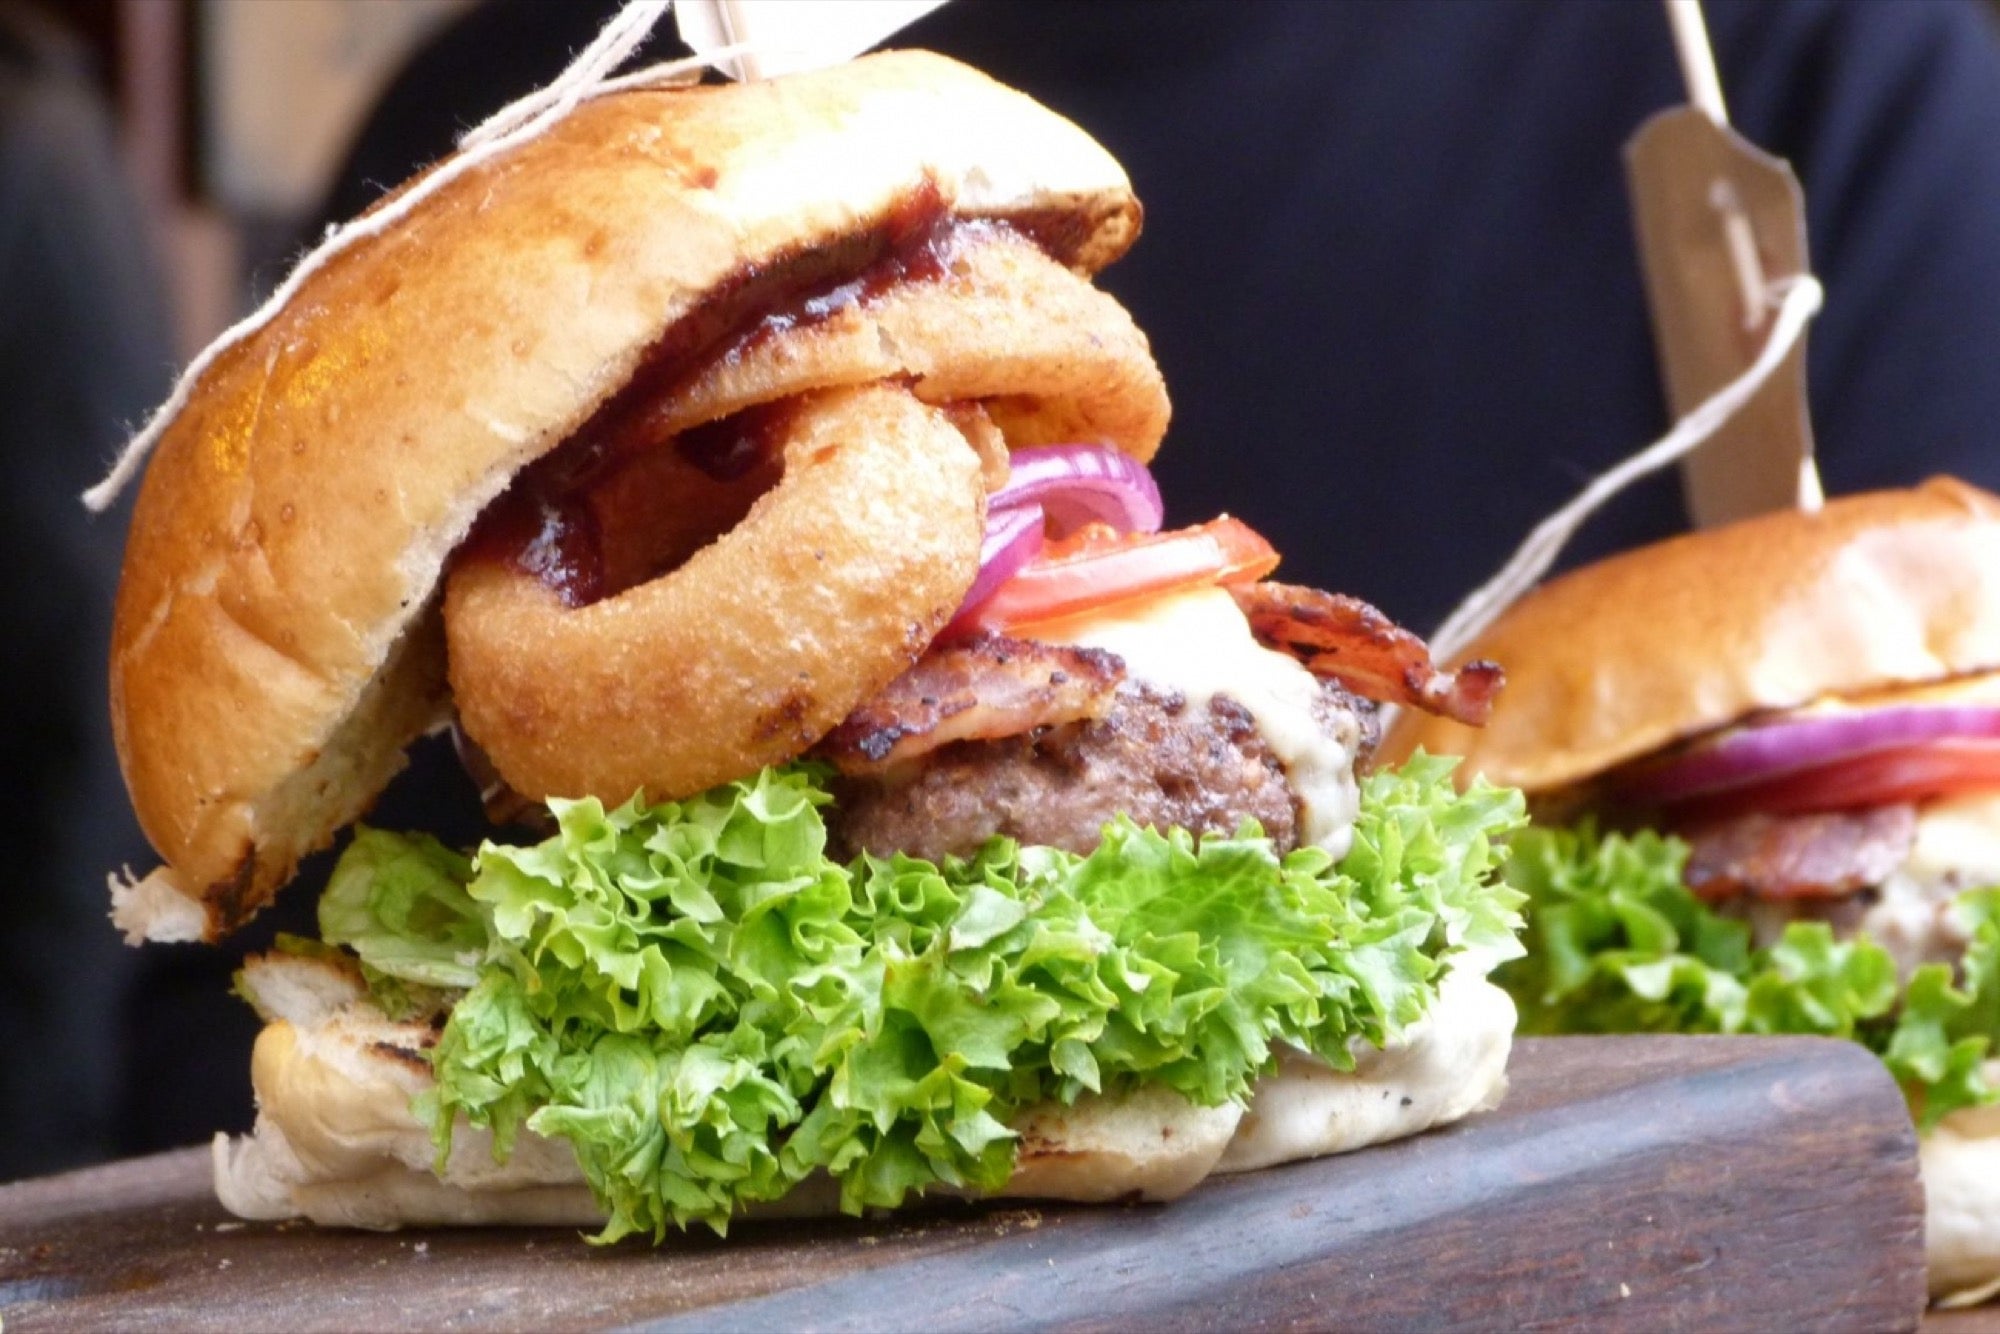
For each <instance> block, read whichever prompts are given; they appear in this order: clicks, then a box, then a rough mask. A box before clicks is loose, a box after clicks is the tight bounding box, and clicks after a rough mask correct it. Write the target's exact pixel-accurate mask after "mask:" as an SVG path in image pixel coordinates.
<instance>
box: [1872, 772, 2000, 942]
mask: <svg viewBox="0 0 2000 1334" xmlns="http://www.w3.org/2000/svg"><path fill="white" fill-rule="evenodd" d="M1990 885H2000V793H1996V792H1974V793H1969V794H1967V795H1965V796H1959V797H1945V798H1941V799H1940V800H1937V801H1930V802H1926V803H1924V804H1923V805H1922V806H1920V807H1918V808H1917V832H1916V840H1915V842H1914V843H1913V844H1912V846H1911V848H1910V858H1909V860H1908V861H1906V862H1904V863H1903V865H1902V866H1901V867H1899V868H1898V869H1897V870H1896V871H1895V873H1894V874H1892V875H1890V876H1889V878H1888V879H1886V880H1884V881H1883V882H1882V886H1881V889H1880V892H1879V896H1878V897H1877V899H1876V901H1875V902H1874V903H1873V904H1871V905H1870V906H1869V908H1868V911H1867V912H1866V913H1865V914H1863V916H1862V918H1861V922H1860V926H1859V930H1860V932H1861V933H1862V934H1864V935H1867V936H1870V937H1873V938H1874V940H1875V941H1876V943H1878V944H1880V945H1881V946H1882V947H1883V948H1884V949H1886V950H1888V951H1889V953H1890V954H1891V955H1893V956H1895V959H1896V964H1897V967H1898V968H1899V969H1901V971H1902V973H1903V975H1904V976H1905V977H1907V976H1908V975H1909V974H1910V973H1911V972H1912V971H1913V970H1915V969H1916V967H1917V966H1918V965H1919V964H1924V963H1934V962H1936V963H1945V962H1956V961H1957V959H1958V957H1959V955H1961V954H1962V953H1964V951H1965V947H1966V945H1967V944H1968V943H1970V942H1969V940H1968V939H1967V937H1966V934H1965V931H1964V929H1963V928H1962V927H1961V926H1960V925H1959V924H1958V923H1957V922H1956V921H1955V920H1953V914H1952V913H1951V912H1950V905H1951V901H1952V900H1953V899H1955V898H1956V897H1958V895H1959V894H1961V893H1963V892H1964V891H1966V890H1970V889H1984V888H1986V887H1988V886H1990Z"/></svg>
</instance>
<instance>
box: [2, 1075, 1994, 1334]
mask: <svg viewBox="0 0 2000 1334" xmlns="http://www.w3.org/2000/svg"><path fill="white" fill-rule="evenodd" d="M1512 1078H1513V1089H1512V1092H1511V1093H1510V1095H1509V1097H1508V1099H1507V1102H1506V1103H1505V1105H1503V1106H1502V1107H1501V1108H1500V1109H1499V1110H1498V1111H1495V1112H1492V1113H1488V1114H1486V1115H1484V1116H1480V1117H1476V1118H1473V1119H1471V1120H1469V1121H1467V1122H1465V1123H1463V1124H1461V1125H1458V1126H1455V1127H1451V1128H1449V1129H1446V1130H1443V1131H1439V1132H1436V1133H1433V1134H1430V1135H1425V1136H1421V1137H1419V1138H1417V1139H1413V1140H1408V1141H1404V1142H1401V1143H1397V1144H1391V1145H1385V1146H1382V1147H1379V1148H1376V1149H1372V1150H1368V1151H1366V1152H1363V1153H1357V1154H1351V1155H1347V1156H1344V1157H1339V1158H1330V1159H1324V1160H1321V1161H1318V1162H1312V1163H1300V1164H1294V1165H1291V1166H1288V1167H1282V1168H1276V1169H1272V1170H1270V1171H1266V1172H1259V1173H1253V1174H1250V1175H1247V1176H1241V1177H1234V1178H1220V1179H1217V1180H1214V1181H1211V1182H1210V1183H1208V1184H1207V1185H1205V1186H1203V1187H1202V1188H1201V1189H1200V1190H1198V1191H1196V1192H1195V1193H1194V1194H1193V1195H1191V1196H1189V1197H1187V1198H1186V1199H1184V1200H1182V1201H1180V1202H1179V1203H1177V1204H1174V1205H1170V1206H1166V1207H1150V1206H1134V1207H1123V1208H1074V1207H1062V1206H1037V1207H1021V1206H1019V1205H1012V1206H998V1205H996V1206H985V1207H973V1206H957V1207H943V1208H937V1209H933V1210H931V1211H929V1212H927V1213H924V1214H922V1215H920V1216H915V1217H910V1216H902V1217H897V1218H894V1219H877V1220H869V1221H866V1222H863V1221H857V1220H829V1221H826V1222H820V1223H804V1224H801V1223H783V1224H780V1223H769V1224H762V1225H758V1226H754V1227H753V1226H747V1225H746V1226H741V1227H738V1228H736V1229H734V1230H733V1231H732V1233H731V1236H730V1238H729V1240H728V1241H727V1242H721V1241H718V1240H716V1239H714V1238H712V1237H708V1236H706V1235H694V1236H688V1237H675V1238H672V1239H670V1240H669V1241H668V1242H667V1244H666V1245H664V1246H662V1247H660V1248H659V1249H657V1250H654V1249H652V1248H650V1247H647V1246H643V1245H631V1244H626V1245H620V1246H614V1247H601V1248H600V1247H591V1246H586V1245H584V1244H583V1243H582V1242H581V1241H579V1240H578V1239H577V1237H576V1235H575V1234H574V1233H571V1232H566V1231H521V1230H491V1231H484V1232H478V1231H470V1230H456V1231H438V1232H429V1233H416V1232H410V1233H401V1234H366V1233H352V1232H348V1233H341V1232H325V1231H320V1230H317V1229H314V1228H311V1227H307V1226H302V1225H290V1224H283V1225H276V1226H273V1225H268V1224H242V1223H237V1222H235V1221H234V1220H231V1219H230V1218H229V1216H228V1215H227V1214H225V1213H224V1212H223V1211H222V1209H221V1208H220V1207H219V1206H218V1205H216V1204H215V1202H214V1200H213V1198H212V1197H211V1196H210V1194H209V1191H208V1179H207V1156H206V1151H205V1150H184V1151H181V1152H178V1153H171V1154H164V1155H161V1156H158V1157H153V1158H146V1159H139V1160H135V1161H132V1162H126V1163H119V1164H115V1165H112V1166H108V1167H102V1168H95V1169H91V1170H88V1171H84V1172H77V1173H71V1174H68V1175H65V1176H59V1177H49V1178H45V1179H42V1180H39V1181H31V1182H24V1183H20V1184H17V1185H12V1186H6V1187H0V1319H4V1322H5V1326H6V1329H7V1331H8V1334H17V1331H29V1330H38V1329H78V1328H106V1327H116V1328H119V1329H135V1330H138V1329H191V1330H225V1329H226V1330H241V1329H277V1328H282V1329H286V1330H320V1329H325V1330H334V1329H357V1328H368V1329H450V1328H466V1327H470V1328H478V1329H548V1328H567V1329H597V1328H629V1327H640V1328H646V1329H659V1330H681V1329H689V1330H692V1329H714V1328H718V1327H724V1328H732V1329H802V1328H817V1329H904V1328H907V1329H925V1330H956V1329H996V1328H1020V1327H1034V1328H1042V1329H1112V1328H1132V1327H1137V1326H1143V1327H1145V1328H1148V1329H1153V1328H1161V1329H1197V1328H1199V1329H1209V1328H1215V1327H1218V1326H1226V1327H1230V1328H1248V1327H1275V1326H1289V1327H1330V1326H1338V1327H1342V1328H1349V1329H1353V1328H1362V1329H1379V1328H1409V1327H1413V1326H1421V1327H1423V1328H1425V1329H1481V1328H1484V1329H1493V1328H1507V1329H1553V1328H1565V1327H1575V1326H1588V1327H1590V1328H1593V1329H1645V1330H1671V1329H1699V1330H1716V1329H1778V1328H1787V1329H1797V1328H1808V1327H1810V1328H1820V1329H1865V1330H1885V1329H1911V1328H1915V1327H1916V1325H1917V1322H1918V1318H1919V1315H1920V1313H1921V1310H1922V1306H1923V1297H1924V1281H1923V1264H1922V1195H1921V1191H1920V1188H1919V1186H1918V1184H1917V1179H1916V1152H1915V1144H1914V1141H1913V1138H1912V1135H1911V1132H1910V1128H1909V1123H1908V1119H1907V1117H1906V1115H1905V1114H1904V1111H1903V1106H1902V1101H1901V1098H1900V1096H1899V1095H1898V1094H1897V1092H1896V1090H1895V1088H1894V1086H1893V1085H1892V1084H1891V1082H1890V1081H1889V1079H1888V1077H1887V1076H1886V1075H1885V1074H1884V1072H1883V1071H1882V1068H1881V1066H1880V1064H1879V1063H1878V1062H1877V1061H1875V1060H1874V1058H1872V1057H1870V1056H1868V1055H1867V1054H1866V1053H1865V1052H1863V1051H1862V1050H1861V1049H1860V1048H1858V1047H1854V1046H1852V1045H1849V1044H1845V1043H1837V1042H1830V1041H1822V1040H1816V1039H1803V1038H1768V1039H1756V1038H1753V1039H1714V1038H1566V1039H1546V1040H1531V1041H1525V1042H1522V1043H1521V1044H1520V1045H1519V1047H1518V1048H1517V1051H1516V1055H1515V1058H1514V1063H1513V1067H1512ZM1958 1328H1959V1327H1958V1326H1954V1327H1953V1334H1956V1330H1957V1329H1958ZM1965 1328H1966V1329H1968V1330H1969V1329H1970V1328H1971V1326H1966V1327H1965Z"/></svg>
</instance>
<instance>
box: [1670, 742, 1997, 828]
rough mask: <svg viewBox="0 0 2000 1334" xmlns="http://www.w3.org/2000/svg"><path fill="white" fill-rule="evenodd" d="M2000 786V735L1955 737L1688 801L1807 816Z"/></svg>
mask: <svg viewBox="0 0 2000 1334" xmlns="http://www.w3.org/2000/svg"><path fill="white" fill-rule="evenodd" d="M1981 788H2000V739H1996V738H1991V737H1984V738H1969V737H1963V738H1962V737H1952V738H1948V739H1945V740H1940V741H1925V742H1921V743H1919V744H1917V745H1913V746H1896V747H1893V748H1891V749H1888V750H1878V751H1873V752H1871V753H1869V754H1866V755H1856V756H1854V757H1852V758H1850V759H1845V760H1835V761H1834V762H1833V763H1832V764H1826V765H1822V766H1820V767H1819V768H1817V769H1808V770H1806V771H1805V772H1803V773H1795V774H1787V775H1785V776H1784V777H1783V778H1775V779H1772V780H1771V781H1770V782H1768V783H1760V784H1758V785H1756V786H1754V787H1744V788H1738V789H1736V790H1735V791H1733V792H1730V793H1726V794H1721V795H1718V796H1716V797H1714V798H1712V799H1710V800H1708V801H1703V802H1699V803H1692V802H1691V803H1689V810H1690V812H1691V813H1695V812H1694V807H1695V806H1697V805H1699V806H1701V807H1703V808H1704V809H1707V808H1709V807H1713V808H1715V809H1716V810H1717V811H1718V812H1721V811H1733V812H1742V811H1763V812H1765V813H1766V814H1770V815H1803V814H1806V813H1808V812H1812V811H1839V810H1851V809H1853V808H1855V807H1859V806H1890V805H1894V804H1896V803H1898V802H1905V801H1923V800H1925V799H1927V798H1930V797H1940V796H1945V795H1948V794H1950V793H1954V792H1968V791H1976V790H1978V789H1981Z"/></svg>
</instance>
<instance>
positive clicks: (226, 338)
mask: <svg viewBox="0 0 2000 1334" xmlns="http://www.w3.org/2000/svg"><path fill="white" fill-rule="evenodd" d="M672 5H673V0H633V3H632V4H630V5H628V6H626V7H625V8H624V9H621V10H620V11H619V12H618V13H617V14H616V15H614V16H613V17H612V19H611V21H610V22H609V23H607V24H605V25H604V29H603V31H601V32H599V33H598V34H597V36H596V38H595V39H594V40H592V41H591V43H590V45H588V46H586V47H584V49H583V50H582V51H581V52H580V53H579V54H578V55H577V57H576V59H575V60H573V61H571V62H570V65H569V67H568V68H567V69H565V70H564V71H563V72H562V74H561V75H559V76H558V77H557V78H556V80H555V82H553V83H551V84H550V85H549V86H548V87H546V88H543V89H540V90H538V91H536V92H533V93H530V94H528V95H527V96H526V97H523V98H521V99H519V100H518V101H515V102H512V103H509V104H508V105H507V106H504V107H502V108H501V109H500V110H499V111H497V112H495V113H494V114H493V115H491V116H489V117H487V118H486V120H484V121H482V122H481V123H480V124H479V125H477V126H475V127H474V128H473V129H471V130H470V131H468V132H467V133H466V134H465V135H464V136H462V137H461V138H460V139H459V147H460V152H459V153H458V154H457V155H456V156H454V157H452V158H450V159H449V160H447V161H446V162H445V163H444V164H443V165H441V166H439V167H438V168H437V169H435V170H434V171H432V172H431V173H430V174H429V175H428V176H425V177H424V178H423V179H422V180H420V181H418V182H417V184H416V185H414V186H412V187H411V188H410V189H409V190H408V191H407V192H405V193H404V194H402V195H400V196H399V197H397V198H396V199H394V200H392V201H390V202H389V203H388V204H385V205H383V206H382V207H381V208H378V209H376V210H375V211H374V212H373V213H370V214H367V215H366V216H364V217H360V218H356V219H354V220H353V221H351V222H347V223H345V224H343V225H341V226H338V227H335V228H333V229H332V230H330V231H329V232H328V233H327V234H326V236H325V237H324V238H323V239H322V240H321V241H320V243H319V244H318V245H317V246H315V247H314V248H313V249H312V250H311V251H310V252H308V253H307V254H306V255H305V257H304V258H302V259H301V260H300V261H299V262H298V264H297V266H296V267H295V268H293V269H292V271H291V273H290V275H288V276H287V277H286V279H285V281H284V282H283V283H282V284H281V285H280V286H279V287H278V290H277V291H275V292H273V293H272V294H271V297H270V299H269V300H268V301H266V302H265V303H264V304H263V305H262V306H260V307H258V308H257V310H256V311H254V312H253V313H251V314H250V315H248V316H246V317H244V318H243V319H242V320H239V321H238V322H237V323H235V324H233V325H231V326H230V327H229V328H228V329H225V330H224V331H223V332H222V334H221V336H220V337H218V338H217V339H216V340H215V341H214V342H212V343H210V344H209V345H208V346H207V347H205V348H203V349H202V351H201V353H200V354H199V355H198V356H196V357H195V359H194V360H193V361H192V362H190V363H189V364H188V367H187V369H186V370H185V371H183V372H181V378H180V379H179V380H178V381H177V382H176V383H175V384H174V391H173V393H172V394H170V395H169V396H168V398H167V401H166V402H165V403H162V404H161V405H160V406H159V408H158V409H156V410H155V411H154V413H153V415H152V416H151V417H150V418H149V419H148V420H147V422H146V424H145V426H144V427H142V428H141V429H140V430H139V432H138V433H137V434H136V435H134V436H133V437H132V438H131V439H130V440H129V441H127V442H126V445H125V449H124V452H123V453H121V454H120V455H119V456H118V462H117V463H116V464H114V465H113V466H112V469H111V471H110V473H108V474H107V475H106V476H105V478H104V480H103V481H101V482H99V483H98V484H97V485H96V486H93V487H91V488H90V489H89V490H88V491H85V492H84V493H83V503H84V506H85V507H86V508H88V509H90V510H92V511H93V512H96V513H102V512H103V511H104V510H106V509H109V508H110V507H111V505H112V504H113V502H115V501H116V500H117V499H118V495H119V493H120V492H122V491H123V490H124V489H125V487H126V485H127V484H128V483H130V482H131V480H132V479H133V478H134V477H135V476H137V475H138V473H139V469H140V468H141V467H142V466H144V464H145V462H146V456H147V455H148V454H150V453H151V452H152V449H153V446H154V445H156V444H157V443H159V439H160V437H161V436H162V435H164V434H165V433H166V430H167V428H168V427H169V426H171V425H172V424H173V421H174V419H175V418H176V417H178V416H179V415H180V414H181V412H182V410H183V409H185V408H186V407H187V405H188V400H189V399H190V398H191V397H192V396H193V393H194V387H195V384H196V383H197V382H198V381H199V380H200V379H201V377H202V375H203V374H204V373H206V372H207V370H208V368H209V367H211V366H213V365H214V364H215V363H216V362H217V361H218V360H220V359H221V358H222V357H223V356H224V355H225V354H226V353H228V352H229V351H230V349H232V348H234V347H236V346H237V345H239V344H240V343H242V342H243V341H244V340H246V339H248V338H250V337H251V336H253V335H254V334H256V333H257V332H258V331H259V330H261V329H263V328H264V327H265V326H267V325H269V324H270V323H271V321H273V320H274V319H276V318H277V317H278V315H279V314H280V313H281V312H283V310H284V309H285V307H286V306H287V305H289V304H290V303H291V300H292V298H293V297H294V296H296V295H297V294H298V291H299V289H300V288H301V287H303V286H304V285H305V283H306V280H307V279H309V278H311V277H312V276H313V275H314V274H316V273H318V272H319V271H320V270H321V269H323V268H325V267H326V266H327V265H328V264H329V263H331V262H332V261H333V259H334V258H335V257H336V256H337V255H339V254H340V253H341V252H343V251H345V250H348V249H350V248H351V247H353V246H354V245H355V244H357V243H358V242H361V241H363V240H366V239H368V238H369V237H374V236H380V235H382V234H383V233H385V232H387V231H388V230H389V229H390V228H392V227H394V226H395V225H396V224H397V223H399V222H401V221H402V220H403V219H404V218H406V217H408V216H409V215H410V214H411V213H412V212H413V211H415V209H416V208H417V207H418V206H419V205H420V204H422V203H423V202H424V201H425V200H427V199H429V198H430V197H431V196H432V195H435V194H437V193H438V192H439V191H440V190H443V189H444V188H445V187H446V186H448V185H450V184H451V183H452V182H453V181H455V180H457V179H458V178H459V177H461V176H463V175H465V174H466V173H467V172H469V171H472V170H474V169H475V168H477V167H479V166H480V165H482V164H484V163H486V162H490V161H492V160H493V159H494V158H497V157H499V156H501V155H502V154H504V153H507V152H509V151H511V150H512V149H514V148H515V147H517V146H518V145H520V144H524V143H526V142H528V141H529V140H530V139H533V138H536V137H537V136H539V135H541V134H544V133H546V132H547V131H548V129H549V128H550V127H551V126H553V125H555V124H556V123H557V122H558V121H560V120H562V119H563V118H564V117H565V116H567V115H569V114H570V112H572V111H574V110H575V109H576V108H577V107H578V106H579V105H581V104H582V103H584V102H587V101H589V100H591V99H592V98H596V97H602V96H603V95H605V94H606V93H612V92H618V91H621V90H624V89H627V88H648V87H657V86H659V85H662V84H670V83H679V82H683V81H685V80H686V79H688V78H689V77H690V76H692V75H695V74H698V73H699V72H700V71H701V70H703V69H707V68H711V67H714V66H717V65H720V64H721V63H723V62H724V61H727V60H731V59H733V58H735V57H737V56H740V55H745V54H748V53H750V52H752V51H753V50H754V46H753V44H752V43H749V42H741V43H737V44H736V45H733V46H725V47H720V48H717V49H716V50H713V51H709V52H707V53H705V54H703V55H698V56H690V57H687V58H685V59H682V60H674V61H668V62H666V63H664V64H660V65H652V66H649V67H647V68H646V69H643V70H639V71H637V72H635V73H632V74H628V75H625V76H623V77H620V78H612V77H611V74H612V71H613V70H615V69H617V68H618V66H619V65H621V64H623V63H624V62H625V61H626V60H627V59H628V58H630V56H631V54H632V52H634V51H635V50H637V49H638V47H639V44H640V43H641V42H643V41H645V40H646V37H647V34H649V33H650V32H652V30H653V28H654V26H655V25H656V24H657V23H658V22H659V21H660V19H661V17H662V16H664V15H665V14H666V13H667V11H668V10H669V9H670V8H672Z"/></svg>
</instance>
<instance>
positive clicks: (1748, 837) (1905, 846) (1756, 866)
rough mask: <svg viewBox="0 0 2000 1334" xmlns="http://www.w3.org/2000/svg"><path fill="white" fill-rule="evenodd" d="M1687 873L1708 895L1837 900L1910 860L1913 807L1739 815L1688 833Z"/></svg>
mask: <svg viewBox="0 0 2000 1334" xmlns="http://www.w3.org/2000/svg"><path fill="white" fill-rule="evenodd" d="M1683 837H1685V838H1686V839H1687V841H1688V847H1689V851H1688V862H1687V870H1686V872H1685V875H1684V878H1685V879H1686V881H1687V886H1688V888H1689V889H1691V890H1693V891H1694V892H1695V893H1697V894H1699V895H1701V897H1703V898H1704V899H1708V900H1710V901H1715V900H1718V899H1728V898H1734V897H1736V896H1737V895H1739V894H1748V895H1750V896H1752V897H1753V898H1760V899H1834V898H1844V897H1846V896H1847V895H1850V894H1854V893H1857V892H1859V891H1861V890H1863V889H1867V888H1869V887H1870V886H1872V885H1879V884H1881V883H1882V881H1884V880H1885V879H1887V878H1888V877H1889V875H1890V874H1891V873H1892V872H1894V871H1895V869H1896V868H1897V867H1899V866H1901V865H1902V864H1903V863H1904V862H1906V861H1908V860H1909V858H1910V848H1911V846H1912V845H1913V844H1914V843H1915V842H1916V837H1917V812H1916V808H1915V807H1914V806H1880V807H1876V808H1875V809H1873V810H1862V811H1829V812H1826V813H1824V814H1819V815H1763V814H1751V815H1739V816H1736V817H1734V818H1732V819H1728V820H1722V821H1720V822H1717V823H1715V824H1710V825H1705V826H1702V827H1700V828H1698V829H1691V830H1688V831H1686V832H1685V833H1684V834H1683Z"/></svg>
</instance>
